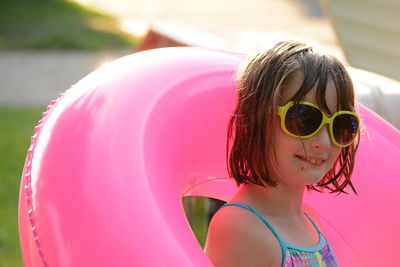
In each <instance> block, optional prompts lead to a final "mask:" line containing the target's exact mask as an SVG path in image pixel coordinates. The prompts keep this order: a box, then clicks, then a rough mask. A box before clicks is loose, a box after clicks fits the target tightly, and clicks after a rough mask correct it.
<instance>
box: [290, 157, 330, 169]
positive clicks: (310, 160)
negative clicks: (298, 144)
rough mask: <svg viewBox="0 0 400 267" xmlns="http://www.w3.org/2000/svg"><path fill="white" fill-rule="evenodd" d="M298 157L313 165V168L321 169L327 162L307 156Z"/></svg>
mask: <svg viewBox="0 0 400 267" xmlns="http://www.w3.org/2000/svg"><path fill="white" fill-rule="evenodd" d="M296 157H297V158H298V159H300V160H302V161H304V162H306V163H308V164H311V165H313V166H316V167H319V166H321V165H322V164H323V163H324V162H325V161H326V160H325V159H322V158H315V157H305V156H300V155H296Z"/></svg>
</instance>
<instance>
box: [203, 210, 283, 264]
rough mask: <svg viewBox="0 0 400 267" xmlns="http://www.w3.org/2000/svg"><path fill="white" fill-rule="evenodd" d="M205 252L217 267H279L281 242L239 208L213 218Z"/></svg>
mask: <svg viewBox="0 0 400 267" xmlns="http://www.w3.org/2000/svg"><path fill="white" fill-rule="evenodd" d="M205 253H206V254H207V256H208V257H209V258H210V260H211V262H212V263H213V264H214V266H216V267H225V266H229V267H234V266H273V267H274V266H280V264H281V261H282V255H281V254H282V253H281V248H280V245H279V242H278V240H277V239H276V238H275V236H274V235H273V234H272V232H271V231H270V230H269V229H268V228H267V226H266V225H265V224H264V223H263V222H262V221H261V220H260V219H259V218H258V217H257V216H256V215H255V214H253V213H251V212H249V211H247V210H245V209H243V208H240V207H231V206H230V207H224V208H222V209H220V210H219V211H218V212H217V213H216V214H215V215H214V217H213V219H212V220H211V223H210V227H209V230H208V235H207V242H206V246H205Z"/></svg>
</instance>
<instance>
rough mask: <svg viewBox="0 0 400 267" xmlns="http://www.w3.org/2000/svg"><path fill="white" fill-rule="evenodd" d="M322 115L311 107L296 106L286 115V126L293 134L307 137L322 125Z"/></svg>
mask: <svg viewBox="0 0 400 267" xmlns="http://www.w3.org/2000/svg"><path fill="white" fill-rule="evenodd" d="M321 121H322V113H321V112H320V111H319V110H318V109H316V108H314V107H312V106H309V105H302V104H299V105H294V106H292V107H290V108H289V109H288V111H287V113H286V119H285V126H286V129H287V130H288V131H289V132H291V133H292V134H295V135H298V136H307V135H310V134H312V133H313V132H315V131H316V130H317V129H318V127H319V126H320V125H321Z"/></svg>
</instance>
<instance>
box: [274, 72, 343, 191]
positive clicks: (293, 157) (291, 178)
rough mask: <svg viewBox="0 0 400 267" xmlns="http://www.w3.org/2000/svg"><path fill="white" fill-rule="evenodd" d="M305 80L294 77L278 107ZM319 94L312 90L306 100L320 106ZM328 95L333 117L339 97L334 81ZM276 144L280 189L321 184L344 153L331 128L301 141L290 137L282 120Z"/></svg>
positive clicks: (328, 87) (329, 87)
mask: <svg viewBox="0 0 400 267" xmlns="http://www.w3.org/2000/svg"><path fill="white" fill-rule="evenodd" d="M302 81H303V77H302V74H301V73H300V74H297V75H294V76H293V78H292V79H291V80H290V81H289V82H288V83H287V85H286V86H285V88H284V89H283V92H282V93H281V99H280V103H279V105H285V104H286V103H287V102H289V101H290V100H291V99H292V97H293V96H294V95H295V94H296V92H297V91H298V89H299V87H300V85H301V84H302ZM316 92H317V89H316V87H315V88H313V89H311V90H310V91H309V92H308V93H307V94H306V95H305V97H304V100H303V101H307V102H311V103H313V104H315V105H318V104H317V98H316ZM325 96H326V103H327V106H328V108H329V110H330V112H331V114H333V113H334V112H336V111H337V107H336V103H337V96H336V88H335V86H334V84H333V81H332V80H329V81H328V84H327V87H326V91H325ZM329 116H330V115H329ZM274 141H275V142H274V151H275V156H276V161H277V170H278V173H277V174H276V177H274V178H275V180H276V181H277V183H278V186H279V185H287V186H301V187H304V185H311V184H316V183H318V182H319V181H320V180H321V179H322V178H323V177H324V176H325V174H326V173H327V172H328V171H329V170H330V169H331V168H332V166H333V164H334V162H335V161H336V159H337V158H338V156H339V154H340V152H341V148H340V147H337V146H335V145H334V144H333V143H332V141H331V139H330V136H329V132H328V125H326V126H324V127H323V128H322V129H321V130H320V131H319V132H318V133H317V134H315V135H314V136H312V137H310V138H304V139H299V138H295V137H291V136H289V135H287V134H286V133H285V132H284V131H283V130H282V128H281V125H280V120H277V123H276V125H275V133H274Z"/></svg>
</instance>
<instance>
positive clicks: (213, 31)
mask: <svg viewBox="0 0 400 267" xmlns="http://www.w3.org/2000/svg"><path fill="white" fill-rule="evenodd" d="M77 1H79V2H81V3H82V4H85V5H89V6H92V7H95V8H97V9H99V10H101V11H105V12H108V13H111V14H112V15H114V16H116V17H117V18H118V19H119V20H120V24H121V27H122V28H123V29H124V30H126V31H130V32H131V33H132V34H135V35H137V36H144V35H145V34H146V31H148V30H149V29H151V28H158V29H161V31H164V32H165V33H167V34H170V35H174V34H175V35H179V36H178V37H177V38H183V41H184V42H187V43H193V44H195V45H198V46H206V47H213V48H220V49H229V50H236V51H240V52H245V53H251V52H254V51H256V50H260V49H263V48H265V47H267V46H270V45H271V44H272V43H275V42H277V41H280V40H284V39H298V40H303V41H306V42H310V43H313V44H316V45H318V46H321V47H324V48H325V49H327V50H330V51H332V53H334V54H336V55H338V56H339V57H342V58H343V56H342V52H341V49H340V47H339V46H338V44H337V40H336V37H335V35H334V31H333V29H332V26H331V25H330V23H329V21H328V20H327V19H326V18H325V17H324V16H323V13H322V11H321V8H320V6H319V4H318V0H297V1H294V0H268V1H267V0H247V1H243V0H219V1H215V0H203V1H187V0H168V1H164V0H148V1H143V0H114V1H108V0H77ZM130 53H132V50H129V49H128V50H123V51H101V52H92V51H34V50H22V51H20V50H17V51H9V50H8V51H0V104H8V105H47V104H48V103H49V102H50V101H51V100H52V99H55V98H57V95H58V94H60V93H62V92H64V91H65V90H66V89H68V88H69V87H70V86H71V85H73V84H75V83H76V82H77V81H79V80H80V79H82V78H83V77H85V76H86V75H88V74H89V73H91V72H92V71H94V70H95V69H97V68H98V67H100V66H101V65H102V64H103V63H105V62H108V61H111V60H113V59H116V58H119V57H122V56H125V55H128V54H130Z"/></svg>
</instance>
